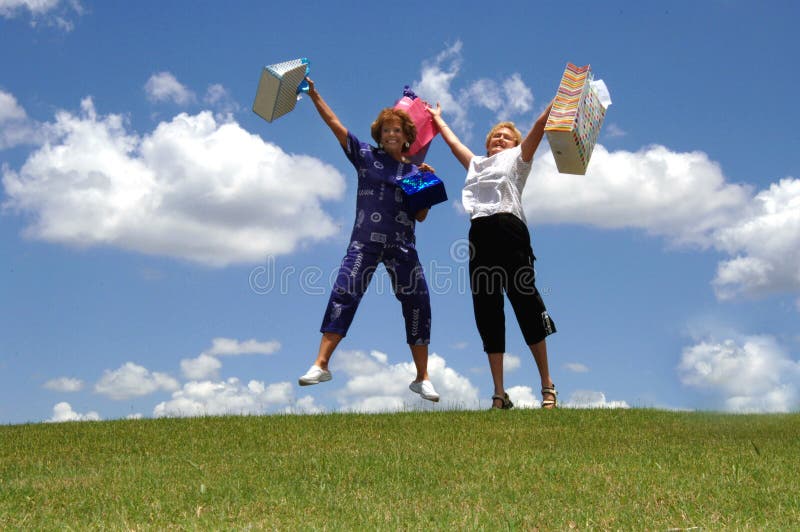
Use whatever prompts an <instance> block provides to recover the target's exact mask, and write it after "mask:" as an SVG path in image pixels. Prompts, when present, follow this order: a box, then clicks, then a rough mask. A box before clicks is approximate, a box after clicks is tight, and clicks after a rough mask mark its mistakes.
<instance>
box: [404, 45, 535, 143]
mask: <svg viewBox="0 0 800 532" xmlns="http://www.w3.org/2000/svg"><path fill="white" fill-rule="evenodd" d="M462 48H463V43H462V42H461V41H456V43H455V44H454V45H452V46H451V47H449V48H447V49H446V50H444V51H442V52H441V53H440V54H439V55H437V56H436V57H435V58H434V59H433V60H430V61H425V62H423V64H422V69H421V72H420V75H421V79H420V80H419V81H417V82H415V83H414V91H415V92H416V93H417V94H418V95H419V96H420V97H422V98H424V99H425V100H426V101H428V103H430V104H431V105H435V104H436V103H437V102H438V103H440V104H441V106H442V112H444V113H446V114H447V115H450V117H451V118H452V126H453V127H454V128H455V130H456V131H458V132H459V135H460V136H461V137H462V140H469V139H470V138H471V137H472V122H471V121H470V120H469V119H468V117H467V116H468V114H469V111H470V109H471V108H473V107H478V108H484V109H488V110H489V111H491V112H492V113H493V115H494V119H495V121H501V120H511V119H513V118H515V117H518V116H524V115H525V114H526V113H528V112H529V111H530V110H531V109H532V108H533V93H532V92H531V90H530V88H529V87H528V86H527V85H525V82H524V81H523V80H522V77H521V76H520V75H519V73H516V72H515V73H512V74H511V75H510V77H508V78H505V79H503V80H502V81H501V82H497V81H495V80H492V79H487V78H481V79H478V80H475V81H472V82H469V83H468V84H467V85H466V87H464V88H462V89H459V90H457V91H455V90H454V89H453V86H452V85H453V80H454V79H455V78H456V77H457V76H458V75H459V73H460V71H461V65H462V63H463V58H462V55H461V50H462ZM454 94H457V95H454ZM525 118H529V117H525ZM521 129H525V127H523V128H521Z"/></svg>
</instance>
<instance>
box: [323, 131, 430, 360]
mask: <svg viewBox="0 0 800 532" xmlns="http://www.w3.org/2000/svg"><path fill="white" fill-rule="evenodd" d="M344 151H345V154H346V155H347V158H348V159H349V160H350V162H351V163H353V166H354V167H355V168H356V171H357V172H358V192H357V195H356V221H355V224H354V225H353V232H352V234H351V236H350V245H349V246H348V247H347V254H346V255H345V256H344V259H342V265H341V267H340V268H339V273H338V275H337V276H336V282H335V284H334V286H333V290H332V291H331V296H330V299H329V300H328V307H327V309H326V310H325V316H324V317H323V319H322V327H321V329H320V331H321V332H323V333H326V332H331V333H337V334H341V335H342V336H345V335H346V334H347V331H348V329H349V328H350V324H351V323H352V322H353V317H354V316H355V313H356V309H357V308H358V305H359V303H360V302H361V298H362V297H363V295H364V293H365V292H366V290H367V287H368V286H369V283H370V281H371V280H372V275H373V274H374V273H375V270H376V269H377V267H378V264H379V263H381V262H382V263H383V264H384V266H385V267H386V271H387V272H388V273H389V278H390V279H391V282H392V289H393V290H394V294H395V297H397V299H398V300H399V301H400V304H401V305H402V307H403V317H404V318H405V323H406V341H407V342H408V343H409V344H410V345H427V344H429V343H430V337H431V305H430V296H429V294H428V284H427V283H426V282H425V275H424V274H423V272H422V265H421V264H420V263H419V257H418V256H417V250H416V248H415V243H416V237H415V236H414V227H415V221H414V213H409V212H408V211H407V210H406V209H407V207H406V205H405V196H404V194H403V191H402V190H401V189H400V187H399V186H398V181H399V180H400V179H401V178H402V177H403V176H404V175H407V174H410V173H415V172H417V167H416V166H415V165H413V164H408V163H401V162H398V161H396V160H395V159H393V158H392V157H391V156H390V155H389V154H387V153H386V152H384V151H383V150H381V149H378V148H375V147H373V146H370V145H369V144H367V143H363V142H360V141H359V140H358V138H356V136H355V135H353V134H352V133H350V132H348V133H347V146H346V147H345V148H344Z"/></svg>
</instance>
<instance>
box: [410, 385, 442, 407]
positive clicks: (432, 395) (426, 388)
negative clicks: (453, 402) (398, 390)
mask: <svg viewBox="0 0 800 532" xmlns="http://www.w3.org/2000/svg"><path fill="white" fill-rule="evenodd" d="M408 389H409V390H411V391H412V392H414V393H418V394H420V395H421V396H422V398H423V399H427V400H428V401H433V402H434V403H436V402H438V401H439V394H438V393H436V389H435V388H434V387H433V383H432V382H431V381H429V380H424V381H419V382H417V381H414V382H412V383H411V384H409V385H408Z"/></svg>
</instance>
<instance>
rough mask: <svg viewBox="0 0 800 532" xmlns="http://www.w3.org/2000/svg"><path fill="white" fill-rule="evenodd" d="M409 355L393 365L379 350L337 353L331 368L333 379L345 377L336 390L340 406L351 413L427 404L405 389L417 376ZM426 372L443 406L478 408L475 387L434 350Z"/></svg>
mask: <svg viewBox="0 0 800 532" xmlns="http://www.w3.org/2000/svg"><path fill="white" fill-rule="evenodd" d="M408 357H409V360H408V362H400V363H397V364H392V363H390V362H389V357H388V355H387V354H386V353H381V352H379V351H372V352H370V353H369V354H367V353H365V352H363V351H342V352H339V353H337V354H336V356H335V357H334V358H333V362H332V364H331V371H332V372H334V373H335V374H336V375H337V376H336V377H334V378H336V379H339V378H340V377H339V375H341V374H343V375H344V378H345V379H346V382H345V385H344V387H342V388H341V389H339V390H338V391H337V392H336V396H337V400H338V402H339V406H340V408H341V409H342V410H344V411H353V412H393V411H399V410H405V409H407V408H409V407H411V406H414V405H422V406H428V405H426V404H425V403H427V401H425V400H424V399H421V398H420V397H419V396H418V395H416V394H415V393H413V392H412V391H410V390H409V389H408V385H409V383H410V382H411V381H412V380H414V377H415V375H416V370H415V366H414V363H413V361H412V360H411V355H410V354H408ZM428 374H429V375H430V379H431V382H432V383H433V385H434V387H435V388H436V391H437V392H439V395H440V396H441V398H442V399H441V402H440V403H439V404H441V405H443V406H444V407H446V408H466V409H472V408H476V407H477V405H478V389H477V388H476V387H475V386H473V385H472V383H471V382H470V381H469V379H467V378H466V377H464V376H463V375H461V374H459V373H458V372H457V371H455V370H454V369H453V368H450V367H448V366H447V362H446V361H445V359H444V358H442V357H441V356H439V355H437V354H436V353H432V354H431V355H430V356H429V357H428ZM423 401H424V402H423Z"/></svg>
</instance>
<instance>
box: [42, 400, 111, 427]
mask: <svg viewBox="0 0 800 532" xmlns="http://www.w3.org/2000/svg"><path fill="white" fill-rule="evenodd" d="M48 421H49V422H51V423H61V422H64V421H100V414H98V413H97V412H94V411H91V412H87V413H85V414H79V413H78V412H75V411H74V410H73V409H72V405H70V404H69V403H66V402H61V403H58V404H56V405H55V406H54V407H53V417H51V418H50V419H49V420H48Z"/></svg>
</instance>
